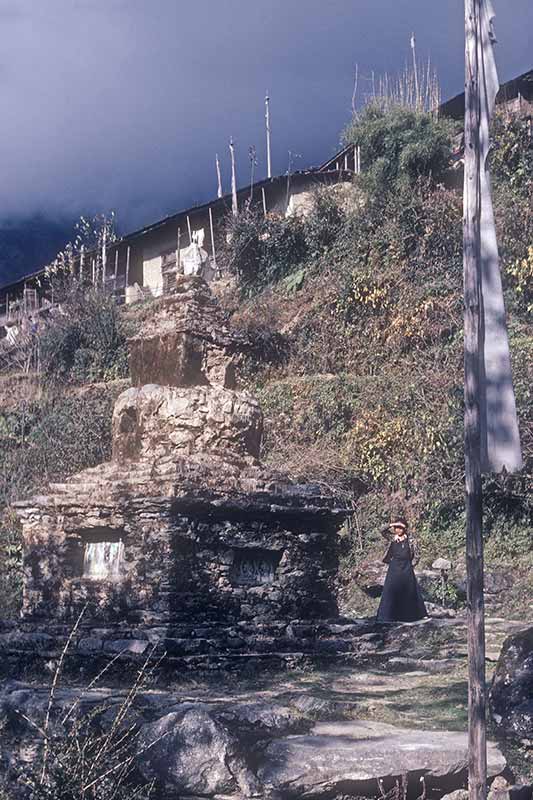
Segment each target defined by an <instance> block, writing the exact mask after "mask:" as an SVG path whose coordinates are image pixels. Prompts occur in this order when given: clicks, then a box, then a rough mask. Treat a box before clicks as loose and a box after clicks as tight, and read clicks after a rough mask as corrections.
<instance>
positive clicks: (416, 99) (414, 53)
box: [411, 33, 421, 109]
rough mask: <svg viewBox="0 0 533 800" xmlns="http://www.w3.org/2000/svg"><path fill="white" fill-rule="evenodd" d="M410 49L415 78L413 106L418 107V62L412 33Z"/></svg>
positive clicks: (419, 104)
mask: <svg viewBox="0 0 533 800" xmlns="http://www.w3.org/2000/svg"><path fill="white" fill-rule="evenodd" d="M411 50H412V53H413V75H414V79H415V108H417V109H418V108H420V107H421V103H420V87H419V85H418V64H417V63H416V39H415V35H414V33H412V34H411Z"/></svg>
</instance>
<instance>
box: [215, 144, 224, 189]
mask: <svg viewBox="0 0 533 800" xmlns="http://www.w3.org/2000/svg"><path fill="white" fill-rule="evenodd" d="M215 164H216V168H217V197H222V196H223V195H222V175H221V174H220V161H219V160H218V153H216V155H215Z"/></svg>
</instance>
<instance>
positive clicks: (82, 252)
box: [80, 244, 85, 283]
mask: <svg viewBox="0 0 533 800" xmlns="http://www.w3.org/2000/svg"><path fill="white" fill-rule="evenodd" d="M84 262H85V245H84V244H82V246H81V247H80V283H82V282H83V267H84Z"/></svg>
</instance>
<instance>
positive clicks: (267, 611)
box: [18, 277, 344, 625]
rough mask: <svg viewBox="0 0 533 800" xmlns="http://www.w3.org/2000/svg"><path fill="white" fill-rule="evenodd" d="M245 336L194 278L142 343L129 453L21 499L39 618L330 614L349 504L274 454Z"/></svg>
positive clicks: (116, 449) (134, 363)
mask: <svg viewBox="0 0 533 800" xmlns="http://www.w3.org/2000/svg"><path fill="white" fill-rule="evenodd" d="M242 344H243V343H242V341H241V340H240V339H239V337H238V336H237V335H235V334H234V333H232V332H231V331H230V330H229V328H228V326H227V323H226V320H225V318H224V315H223V313H222V312H221V310H220V308H219V306H218V305H217V303H216V301H215V299H214V298H213V296H212V294H211V293H210V290H209V289H208V287H207V285H206V284H205V283H204V281H203V280H202V279H200V278H197V277H186V278H185V277H184V278H180V279H178V286H177V293H176V294H174V295H172V296H169V297H165V298H163V299H162V300H161V301H159V302H158V303H157V305H156V306H155V308H154V314H153V316H152V318H151V319H149V320H147V321H146V322H145V323H144V324H143V326H142V330H141V331H140V333H139V334H138V335H136V336H134V337H133V338H132V339H130V341H129V348H130V368H131V378H132V384H133V385H132V388H129V389H127V390H126V391H125V392H123V393H122V394H121V395H120V396H119V398H118V400H117V402H116V405H115V409H114V414H113V458H112V461H111V462H109V463H106V464H102V465H100V466H98V467H95V468H92V469H87V470H85V471H83V472H81V473H79V474H77V475H74V476H72V477H71V478H69V479H68V480H67V481H66V482H65V483H62V484H57V483H56V484H51V485H50V487H49V493H48V494H46V495H44V496H39V497H34V498H32V499H31V500H29V501H27V502H24V503H20V504H18V513H19V515H20V517H21V519H22V523H23V542H24V605H23V618H24V619H25V620H26V621H38V620H44V619H47V620H50V619H51V618H55V619H56V620H64V621H68V620H72V619H74V618H76V616H77V615H78V613H79V612H80V609H81V608H83V606H84V605H85V604H86V603H89V606H88V611H87V612H86V614H89V615H90V618H91V619H92V620H100V621H105V622H108V623H117V622H121V623H124V624H126V623H127V624H136V625H139V624H141V625H142V624H144V625H155V624H160V623H161V624H163V623H168V622H169V621H173V622H174V623H186V622H193V623H194V624H195V625H198V624H201V623H202V622H203V623H217V624H224V625H231V624H235V623H237V622H239V621H243V620H244V621H248V622H251V623H253V624H259V623H260V622H261V621H269V620H270V621H272V620H290V619H293V620H294V619H295V618H296V619H308V620H309V619H315V620H316V619H325V618H327V617H332V616H334V615H335V614H336V613H337V605H336V600H335V594H334V587H333V582H334V578H335V574H336V569H337V558H336V546H335V543H336V533H337V530H338V528H339V526H340V524H341V523H342V520H343V517H344V512H343V510H342V509H339V508H335V505H334V501H333V499H332V498H331V497H326V496H324V495H323V493H322V492H321V491H320V490H319V489H318V488H317V487H316V486H311V485H294V484H293V483H292V482H291V481H290V480H289V479H288V478H286V477H283V476H282V475H279V474H275V473H272V472H271V471H268V470H267V469H265V468H264V467H262V466H261V464H260V463H259V461H258V456H259V448H260V442H261V432H262V414H261V410H260V407H259V405H258V403H257V401H256V400H255V399H254V398H253V397H252V396H251V395H250V394H248V393H247V392H244V391H238V390H237V389H236V388H235V363H236V358H237V357H238V354H239V352H240V351H242Z"/></svg>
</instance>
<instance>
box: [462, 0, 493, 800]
mask: <svg viewBox="0 0 533 800" xmlns="http://www.w3.org/2000/svg"><path fill="white" fill-rule="evenodd" d="M480 3H481V0H465V207H464V218H463V252H464V295H465V297H464V303H465V310H464V315H465V316H464V370H465V385H464V399H465V421H464V426H465V428H464V441H465V488H466V493H465V498H466V567H467V579H468V587H467V603H468V752H469V768H468V785H469V791H470V800H485V798H486V792H487V741H486V684H485V610H484V598H483V493H482V484H481V465H480V456H481V432H480V409H479V392H480V358H479V348H480V285H479V276H480V266H481V265H480V258H481V251H480V243H481V231H480V216H481V191H480V170H481V167H482V165H481V162H480V142H479V130H480V115H481V105H480V95H479V88H480V87H479V63H478V39H479V35H480Z"/></svg>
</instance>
